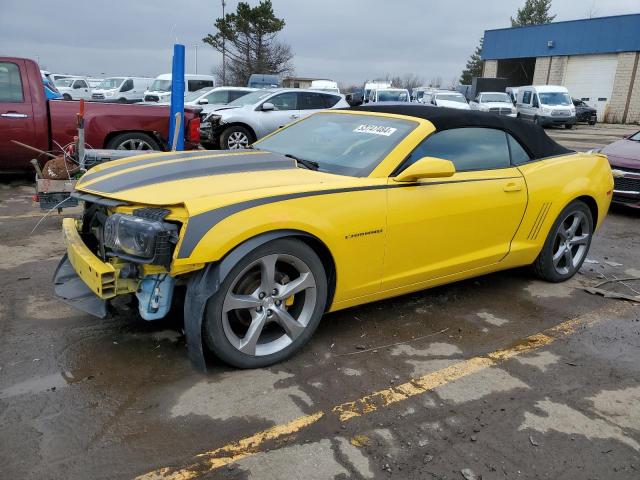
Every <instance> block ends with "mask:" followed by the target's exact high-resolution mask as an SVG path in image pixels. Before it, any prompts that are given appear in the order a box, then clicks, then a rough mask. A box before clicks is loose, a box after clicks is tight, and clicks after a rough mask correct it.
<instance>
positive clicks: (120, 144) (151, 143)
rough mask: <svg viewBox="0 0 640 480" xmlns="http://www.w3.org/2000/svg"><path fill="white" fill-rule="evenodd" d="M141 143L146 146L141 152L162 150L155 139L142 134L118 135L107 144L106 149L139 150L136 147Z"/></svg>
mask: <svg viewBox="0 0 640 480" xmlns="http://www.w3.org/2000/svg"><path fill="white" fill-rule="evenodd" d="M140 142H142V143H143V144H144V145H146V146H145V147H144V148H143V149H142V150H140V151H141V152H145V151H147V152H148V151H152V150H161V148H160V145H159V144H158V141H157V140H156V139H155V138H153V137H152V136H151V135H148V134H146V133H142V132H129V133H121V134H119V135H116V136H115V137H113V138H112V139H111V140H109V141H108V142H107V145H106V148H108V149H110V150H139V149H138V148H134V147H135V146H136V145H138V144H139V143H140Z"/></svg>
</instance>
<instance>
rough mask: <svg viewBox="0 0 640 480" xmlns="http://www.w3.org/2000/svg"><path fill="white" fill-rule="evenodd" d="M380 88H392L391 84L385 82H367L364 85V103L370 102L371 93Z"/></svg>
mask: <svg viewBox="0 0 640 480" xmlns="http://www.w3.org/2000/svg"><path fill="white" fill-rule="evenodd" d="M380 88H391V82H385V81H381V80H378V81H375V82H365V84H364V95H363V96H362V98H363V101H364V103H367V102H368V101H369V97H370V96H371V92H372V91H373V90H378V89H380Z"/></svg>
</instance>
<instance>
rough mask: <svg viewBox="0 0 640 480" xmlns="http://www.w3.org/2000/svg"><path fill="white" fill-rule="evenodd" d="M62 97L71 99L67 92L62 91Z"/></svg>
mask: <svg viewBox="0 0 640 480" xmlns="http://www.w3.org/2000/svg"><path fill="white" fill-rule="evenodd" d="M62 99H63V100H71V99H72V98H71V95H69V94H68V93H63V94H62Z"/></svg>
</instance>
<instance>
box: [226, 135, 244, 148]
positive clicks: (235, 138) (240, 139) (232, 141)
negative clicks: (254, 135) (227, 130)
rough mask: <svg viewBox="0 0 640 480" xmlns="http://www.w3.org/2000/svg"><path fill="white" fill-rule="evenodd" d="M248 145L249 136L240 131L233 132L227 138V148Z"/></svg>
mask: <svg viewBox="0 0 640 480" xmlns="http://www.w3.org/2000/svg"><path fill="white" fill-rule="evenodd" d="M248 146H249V137H247V136H246V135H245V134H244V133H242V132H233V133H232V134H231V135H229V138H228V139H227V147H229V150H239V149H242V148H247V147H248Z"/></svg>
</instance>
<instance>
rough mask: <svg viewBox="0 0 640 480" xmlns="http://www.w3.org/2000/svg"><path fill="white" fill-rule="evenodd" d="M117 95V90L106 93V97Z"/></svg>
mask: <svg viewBox="0 0 640 480" xmlns="http://www.w3.org/2000/svg"><path fill="white" fill-rule="evenodd" d="M115 94H116V92H115V90H110V91H108V92H105V93H104V95H105V97H113V96H114V95H115Z"/></svg>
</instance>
